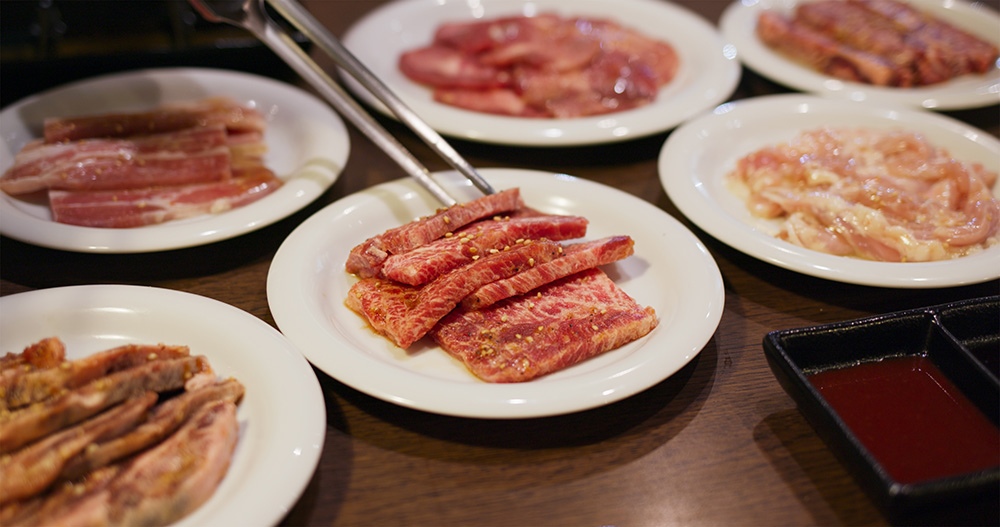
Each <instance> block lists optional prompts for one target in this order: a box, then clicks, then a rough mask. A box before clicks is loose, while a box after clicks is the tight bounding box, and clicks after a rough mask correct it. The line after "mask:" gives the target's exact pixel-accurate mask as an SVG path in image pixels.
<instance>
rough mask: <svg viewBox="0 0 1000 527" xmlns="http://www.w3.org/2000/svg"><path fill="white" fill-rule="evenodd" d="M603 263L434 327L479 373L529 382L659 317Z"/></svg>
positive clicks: (611, 345) (639, 331) (648, 327)
mask: <svg viewBox="0 0 1000 527" xmlns="http://www.w3.org/2000/svg"><path fill="white" fill-rule="evenodd" d="M657 322H658V321H657V318H656V313H655V311H654V310H653V308H651V307H642V306H641V305H639V304H638V303H636V301H635V300H634V299H632V298H631V297H630V296H628V294H626V293H625V292H624V291H622V290H621V289H619V288H618V286H617V285H615V283H614V282H613V281H611V279H610V278H608V276H607V275H606V274H604V272H603V271H601V270H600V269H596V268H593V269H588V270H586V271H582V272H580V273H577V274H574V275H572V276H569V277H567V278H564V279H562V280H559V281H556V282H553V283H551V284H549V285H546V286H543V287H541V288H539V289H538V292H537V294H529V295H523V296H517V297H513V298H510V299H507V300H504V301H501V302H499V303H497V304H494V305H492V306H490V307H488V308H485V309H474V310H467V309H464V308H458V309H456V310H454V311H452V312H451V313H450V314H449V315H448V316H446V317H444V318H443V319H442V320H441V321H440V322H439V323H438V324H437V325H436V326H435V327H434V329H433V330H432V331H431V332H430V336H432V337H433V338H434V340H435V341H437V342H438V344H439V345H440V346H441V347H442V348H444V350H445V351H447V352H448V353H450V354H451V355H452V356H454V357H456V358H457V359H458V360H460V361H462V362H463V363H464V364H465V365H466V367H468V368H469V370H470V371H472V373H473V374H475V375H476V376H477V377H479V378H480V379H482V380H484V381H487V382H494V383H509V382H524V381H530V380H532V379H536V378H538V377H540V376H543V375H546V374H549V373H552V372H556V371H559V370H562V369H565V368H568V367H570V366H572V365H574V364H578V363H580V362H582V361H584V360H587V359H589V358H592V357H595V356H597V355H600V354H602V353H604V352H606V351H608V350H612V349H615V348H618V347H620V346H623V345H625V344H627V343H629V342H632V341H634V340H637V339H639V338H641V337H643V336H645V335H647V334H648V333H649V332H650V331H652V330H653V328H655V327H656V325H657Z"/></svg>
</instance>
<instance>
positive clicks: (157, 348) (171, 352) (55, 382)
mask: <svg viewBox="0 0 1000 527" xmlns="http://www.w3.org/2000/svg"><path fill="white" fill-rule="evenodd" d="M189 354H190V350H189V349H188V347H187V346H168V345H166V344H156V345H147V344H126V345H124V346H118V347H116V348H112V349H109V350H106V351H102V352H99V353H95V354H93V355H89V356H87V357H83V358H81V359H77V360H74V361H69V362H64V363H62V364H60V365H59V367H57V368H49V369H45V370H37V371H32V372H26V373H24V374H23V375H20V376H18V377H17V378H14V379H9V380H8V379H6V378H0V395H2V396H3V397H2V399H0V410H5V409H14V408H19V407H21V406H26V405H28V404H31V403H34V402H38V401H43V400H45V399H48V398H49V397H53V396H55V395H56V394H58V393H60V392H62V391H63V390H71V389H74V388H77V387H80V386H83V385H84V384H86V383H88V382H90V381H92V380H94V379H96V378H98V377H103V376H105V375H108V374H109V373H114V372H116V371H121V370H125V369H128V368H132V367H134V366H139V365H141V364H145V363H147V362H149V361H153V360H165V359H176V358H180V357H187V356H188V355H189Z"/></svg>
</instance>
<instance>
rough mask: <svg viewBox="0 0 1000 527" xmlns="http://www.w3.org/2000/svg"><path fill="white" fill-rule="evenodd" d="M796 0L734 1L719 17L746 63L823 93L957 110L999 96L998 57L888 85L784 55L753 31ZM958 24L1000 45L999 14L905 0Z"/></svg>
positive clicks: (954, 3) (955, 3)
mask: <svg viewBox="0 0 1000 527" xmlns="http://www.w3.org/2000/svg"><path fill="white" fill-rule="evenodd" d="M799 1H800V0H741V1H736V2H733V3H732V4H731V5H730V6H729V7H727V8H726V10H725V11H724V12H723V14H722V17H721V18H720V19H719V28H720V30H721V31H722V34H723V36H725V38H726V39H727V40H728V41H729V42H730V43H732V44H733V45H734V46H735V47H736V54H737V55H738V57H739V59H740V60H741V61H742V62H743V63H744V64H746V65H747V67H749V68H751V69H753V70H754V71H756V72H758V73H760V74H761V75H763V76H765V77H768V78H770V79H771V80H773V81H775V82H778V83H781V84H784V85H785V86H788V87H791V88H794V89H796V90H801V91H805V92H810V93H814V94H817V95H822V96H826V97H832V98H838V99H848V100H852V101H867V102H874V103H888V104H895V105H908V106H914V107H922V108H929V109H934V110H958V109H964V108H977V107H980V106H989V105H993V104H997V103H998V102H1000V63H998V64H996V65H995V67H994V68H993V69H992V70H990V71H989V72H987V73H984V74H982V75H966V76H964V77H960V78H956V79H952V80H950V81H948V82H944V83H941V84H936V85H931V86H923V87H916V88H891V87H882V86H871V85H867V84H860V83H856V82H847V81H841V80H838V79H834V78H831V77H829V76H827V75H824V74H822V73H819V72H817V71H814V70H812V69H810V68H809V67H807V66H804V65H802V64H799V63H797V62H795V61H792V60H789V59H787V58H786V57H785V56H784V55H781V54H780V53H777V52H776V51H773V50H772V49H771V48H769V47H767V46H766V45H764V43H763V42H761V41H760V39H758V38H757V35H756V33H755V30H756V27H757V17H758V16H759V15H760V13H761V11H763V10H771V9H773V10H776V11H778V12H781V13H790V12H791V11H792V9H793V8H794V7H795V5H796V4H798V3H799ZM907 1H908V3H910V4H913V5H914V6H916V7H917V8H919V9H921V10H923V11H926V12H928V13H931V14H933V15H935V16H937V17H939V18H941V19H943V20H945V21H947V22H949V23H951V24H954V25H955V26H957V27H960V28H962V29H965V30H966V31H970V32H972V33H973V34H975V35H977V36H979V37H980V38H983V39H985V40H988V41H992V42H994V43H996V44H997V45H1000V31H997V28H998V27H1000V15H998V14H997V12H996V11H993V10H991V9H987V8H984V7H977V6H974V5H971V4H969V3H967V2H963V1H962V0H907Z"/></svg>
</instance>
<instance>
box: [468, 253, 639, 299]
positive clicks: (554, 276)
mask: <svg viewBox="0 0 1000 527" xmlns="http://www.w3.org/2000/svg"><path fill="white" fill-rule="evenodd" d="M634 245H635V242H634V241H633V240H632V238H630V237H628V236H609V237H607V238H601V239H599V240H593V241H589V242H581V243H574V244H571V245H567V246H566V247H564V248H563V256H562V258H556V259H555V260H552V261H550V262H546V263H543V264H539V265H536V266H534V267H532V268H531V269H527V270H525V271H524V272H522V273H518V274H516V275H514V276H512V277H510V278H505V279H503V280H497V281H495V282H491V283H489V284H486V285H484V286H482V287H480V288H479V289H477V290H476V291H475V292H474V293H472V294H470V295H469V296H467V297H465V298H464V299H463V300H462V308H464V309H482V308H485V307H487V306H490V305H493V304H495V303H496V302H499V301H501V300H503V299H506V298H510V297H512V296H517V295H523V294H525V293H527V292H529V291H532V290H534V289H536V288H538V287H540V286H543V285H545V284H548V283H551V282H554V281H556V280H558V279H560V278H565V277H567V276H569V275H571V274H575V273H578V272H580V271H584V270H587V269H590V268H592V267H597V266H599V265H605V264H609V263H611V262H614V261H618V260H622V259H625V258H628V257H629V256H631V255H632V253H633V252H634V251H633V246H634Z"/></svg>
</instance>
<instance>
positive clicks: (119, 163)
mask: <svg viewBox="0 0 1000 527" xmlns="http://www.w3.org/2000/svg"><path fill="white" fill-rule="evenodd" d="M0 128H2V130H3V139H2V143H0V191H2V192H0V215H2V218H3V221H2V222H0V232H2V233H3V234H4V235H5V236H9V237H11V238H15V239H18V240H21V241H24V242H27V243H32V244H35V245H41V246H44V247H51V248H56V249H63V250H70V251H80V252H102V253H131V252H149V251H160V250H169V249H177V248H183V247H191V246H195V245H202V244H206V243H212V242H216V241H219V240H224V239H227V238H231V237H234V236H239V235H241V234H245V233H247V232H250V231H252V230H255V229H259V228H261V227H264V226H266V225H269V224H271V223H273V222H275V221H278V220H280V219H282V218H284V217H286V216H288V215H290V214H292V213H294V212H295V211H297V210H299V209H301V208H302V207H305V206H306V205H308V204H309V203H310V202H312V200H314V199H315V198H316V197H318V196H319V195H320V194H322V193H323V192H324V191H325V190H326V189H327V188H329V186H330V185H332V184H333V182H334V181H336V179H337V177H338V176H339V174H340V171H341V170H342V169H343V166H344V164H345V163H346V161H347V156H348V153H349V148H350V144H349V140H348V135H347V130H346V128H345V127H344V124H343V122H342V121H341V120H340V118H339V117H338V116H337V115H336V114H335V113H334V112H333V110H332V109H330V108H329V107H328V106H327V105H326V104H324V103H323V102H321V101H320V100H319V99H317V98H315V97H313V96H312V95H310V94H308V93H306V92H304V91H302V90H300V89H298V88H296V87H294V86H291V85H289V84H285V83H283V82H279V81H277V80H273V79H268V78H265V77H260V76H257V75H252V74H248V73H242V72H236V71H225V70H213V69H200V68H175V69H157V70H139V71H129V72H124V73H116V74H110V75H105V76H101V77H96V78H92V79H87V80H83V81H79V82H76V83H72V84H69V85H66V86H63V87H59V88H54V89H52V90H49V91H46V92H43V93H40V94H38V95H34V96H31V97H28V98H25V99H23V100H21V101H18V102H16V103H14V104H12V105H10V106H9V107H7V108H5V109H4V110H3V111H2V112H0Z"/></svg>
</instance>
